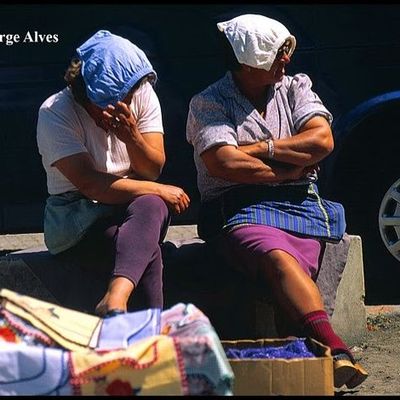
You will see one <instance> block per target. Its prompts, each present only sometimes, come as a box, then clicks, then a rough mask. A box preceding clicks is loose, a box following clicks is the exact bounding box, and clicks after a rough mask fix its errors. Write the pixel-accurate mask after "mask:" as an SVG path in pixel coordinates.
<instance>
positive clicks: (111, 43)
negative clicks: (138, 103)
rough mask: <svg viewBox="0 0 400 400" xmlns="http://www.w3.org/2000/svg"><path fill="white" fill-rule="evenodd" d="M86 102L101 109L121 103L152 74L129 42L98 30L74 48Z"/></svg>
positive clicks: (150, 67) (140, 51) (141, 56)
mask: <svg viewBox="0 0 400 400" xmlns="http://www.w3.org/2000/svg"><path fill="white" fill-rule="evenodd" d="M76 52H77V54H78V58H79V59H80V60H81V62H82V65H81V74H82V77H83V79H84V81H85V84H86V93H87V96H88V97H89V99H90V100H91V101H92V102H93V103H94V104H96V105H97V106H99V107H101V108H105V107H106V106H107V105H108V104H113V105H115V104H116V103H117V101H121V100H122V99H124V97H125V96H126V95H127V94H128V92H129V91H130V90H131V89H132V87H133V86H134V85H135V84H136V83H137V82H138V81H139V80H140V79H141V78H143V77H144V76H145V75H147V74H148V73H150V72H153V73H154V74H155V76H156V77H157V75H156V72H155V71H154V69H153V66H152V65H151V64H150V61H149V60H148V58H147V57H146V54H145V53H144V52H143V51H142V50H141V49H139V47H137V46H135V45H134V44H133V43H132V42H130V41H129V40H127V39H124V38H122V37H120V36H117V35H114V34H112V33H111V32H109V31H105V30H100V31H98V32H97V33H95V34H94V35H93V36H92V37H90V38H89V39H88V40H87V41H86V42H85V43H83V44H82V45H81V46H80V47H78V48H77V49H76Z"/></svg>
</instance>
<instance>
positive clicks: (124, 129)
mask: <svg viewBox="0 0 400 400" xmlns="http://www.w3.org/2000/svg"><path fill="white" fill-rule="evenodd" d="M103 117H104V120H105V122H106V125H107V127H108V129H109V130H110V131H111V132H113V133H114V134H115V136H116V137H117V138H118V139H119V140H121V141H122V142H124V143H129V142H131V141H132V140H133V139H135V138H139V137H141V135H140V133H139V132H138V129H137V125H136V118H135V116H134V115H133V113H132V111H131V109H130V108H129V107H128V106H127V105H126V104H125V103H123V102H122V101H118V102H117V104H116V105H115V107H114V106H113V105H111V104H110V105H108V106H107V107H106V109H105V110H104V111H103Z"/></svg>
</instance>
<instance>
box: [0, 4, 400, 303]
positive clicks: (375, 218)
mask: <svg viewBox="0 0 400 400" xmlns="http://www.w3.org/2000/svg"><path fill="white" fill-rule="evenodd" d="M242 13H261V14H264V15H266V16H270V17H272V18H275V19H278V20H279V21H281V22H282V23H284V24H285V25H286V26H287V27H288V28H289V30H290V31H291V32H292V33H293V34H294V35H295V36H296V38H297V42H298V47H297V50H296V52H295V54H294V56H293V58H292V62H291V63H290V64H289V66H288V68H287V73H288V74H294V73H297V72H305V73H307V74H308V75H309V76H310V77H311V78H312V80H313V82H314V89H315V91H316V92H317V93H318V94H319V96H320V97H321V98H322V100H323V101H324V103H325V104H326V106H327V107H328V109H329V110H330V111H331V112H332V113H333V115H334V125H333V131H334V135H335V142H336V147H335V150H334V152H333V153H332V154H331V155H330V156H329V157H328V158H327V159H326V160H325V161H324V163H323V164H322V165H321V169H322V170H321V177H320V183H319V186H320V190H321V192H322V194H323V195H325V196H326V197H329V198H330V199H332V200H337V201H340V202H342V203H343V204H344V206H345V208H346V214H347V222H348V228H347V231H348V232H349V233H350V234H355V235H360V236H361V237H362V240H363V252H364V268H365V278H366V303H367V304H399V303H400V291H399V290H398V282H399V280H400V193H399V192H400V189H399V187H400V182H399V178H400V168H399V161H398V159H399V156H398V155H399V154H400V140H399V133H400V132H399V123H398V117H399V115H400V74H399V73H400V51H399V50H400V43H399V40H398V37H399V33H400V31H399V26H400V5H396V4H394V5H389V4H384V5H379V4H362V5H361V4H360V5H357V4H350V5H346V4H274V5H271V4H265V5H263V4H253V5H246V4H231V5H229V4H210V5H173V4H170V5H168V4H166V5H160V4H147V5H144V4H139V5H133V4H132V5H128V4H81V5H78V4H70V5H67V4H59V5H55V4H54V5H51V4H49V5H35V4H33V5H27V4H19V5H0V38H1V39H0V171H1V172H0V233H3V234H5V233H27V232H41V231H42V217H43V207H44V202H45V199H46V196H47V190H46V182H45V174H44V171H43V169H42V165H41V160H40V156H39V154H38V151H37V146H36V118H37V111H38V108H39V106H40V104H41V103H42V102H43V100H44V99H46V98H47V97H48V96H49V95H50V94H52V93H54V92H56V91H58V90H61V89H62V88H63V87H64V86H65V85H64V81H63V74H64V70H65V68H66V66H67V64H68V62H69V60H70V58H71V57H72V56H73V54H74V49H75V48H76V46H77V45H78V44H79V43H81V42H83V41H84V40H85V39H86V38H88V37H89V36H90V35H91V34H93V33H94V32H96V31H97V30H98V29H108V30H110V31H112V32H113V33H116V34H120V35H122V36H125V37H127V38H129V39H130V40H131V41H132V42H134V43H136V44H138V45H139V47H141V48H143V49H144V50H145V51H146V53H147V54H148V56H149V58H150V60H151V62H152V63H153V65H154V67H155V69H156V70H157V72H158V75H159V82H158V84H157V86H156V91H157V93H158V95H159V98H160V101H161V105H162V109H163V117H164V125H165V130H166V137H165V139H166V152H167V157H168V160H167V164H166V167H165V169H164V171H163V174H162V176H161V178H160V180H161V181H163V182H169V183H175V184H178V185H181V186H182V187H184V188H185V190H186V191H187V192H188V193H189V194H190V195H191V197H192V206H191V207H190V210H189V211H188V212H187V213H185V214H184V215H182V216H181V217H179V218H176V219H175V221H174V223H175V224H192V223H195V222H196V214H197V207H198V199H199V196H198V192H197V189H196V172H195V167H194V163H193V160H192V148H191V147H190V146H189V145H188V144H187V143H186V140H185V125H186V114H187V109H188V103H189V100H190V98H191V97H192V96H193V95H194V94H195V93H197V92H199V91H200V90H202V89H203V88H205V87H206V86H207V85H208V84H210V83H211V82H214V81H215V80H217V79H218V78H219V77H221V76H222V74H223V73H224V66H223V63H222V60H221V58H220V57H219V51H218V50H219V47H218V40H217V29H216V26H215V25H216V22H219V21H222V20H226V19H228V18H232V17H234V16H236V15H239V14H242ZM28 32H29V37H30V39H32V40H30V39H29V40H26V41H25V42H23V41H22V39H23V38H25V37H26V35H27V33H28ZM7 34H9V35H15V34H18V35H19V36H20V41H19V42H17V41H15V42H14V43H11V44H10V42H12V39H13V38H15V36H8V43H7V36H6V35H7ZM45 35H50V36H45Z"/></svg>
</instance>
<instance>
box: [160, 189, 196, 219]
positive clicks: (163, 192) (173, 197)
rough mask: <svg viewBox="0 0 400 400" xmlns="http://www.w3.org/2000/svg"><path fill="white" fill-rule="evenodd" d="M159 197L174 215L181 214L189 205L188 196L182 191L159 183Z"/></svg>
mask: <svg viewBox="0 0 400 400" xmlns="http://www.w3.org/2000/svg"><path fill="white" fill-rule="evenodd" d="M158 185H159V196H160V197H161V198H162V199H163V200H164V201H165V203H166V204H167V206H168V208H169V209H170V210H171V211H173V212H175V213H176V214H181V213H182V212H183V211H185V210H186V209H187V208H188V207H189V204H190V198H189V196H188V195H187V194H186V193H185V192H184V190H183V189H181V188H179V187H177V186H172V185H164V184H162V183H159V184H158Z"/></svg>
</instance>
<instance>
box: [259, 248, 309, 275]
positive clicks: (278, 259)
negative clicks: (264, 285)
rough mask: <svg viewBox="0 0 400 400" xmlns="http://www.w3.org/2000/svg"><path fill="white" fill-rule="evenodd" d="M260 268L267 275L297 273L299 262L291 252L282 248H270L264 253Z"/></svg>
mask: <svg viewBox="0 0 400 400" xmlns="http://www.w3.org/2000/svg"><path fill="white" fill-rule="evenodd" d="M261 265H262V268H263V270H264V271H266V273H267V274H268V275H269V276H274V277H277V278H279V277H282V276H283V275H285V274H291V273H298V270H299V269H301V267H300V265H299V262H298V261H297V259H296V258H295V257H293V256H292V255H291V254H289V253H287V252H286V251H283V250H278V249H277V250H272V251H270V252H268V253H267V254H265V255H264V257H263V259H262V262H261Z"/></svg>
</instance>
